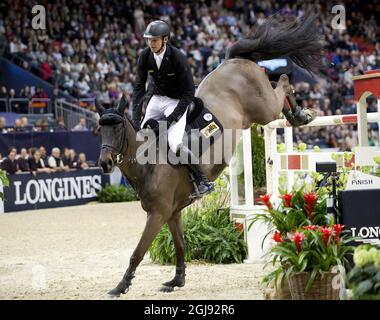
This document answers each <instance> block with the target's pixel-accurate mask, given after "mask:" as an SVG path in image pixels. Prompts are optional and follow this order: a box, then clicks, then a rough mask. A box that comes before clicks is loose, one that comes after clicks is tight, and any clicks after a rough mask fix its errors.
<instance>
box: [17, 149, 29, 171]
mask: <svg viewBox="0 0 380 320" xmlns="http://www.w3.org/2000/svg"><path fill="white" fill-rule="evenodd" d="M28 158H29V155H28V152H27V151H26V149H25V148H22V149H21V151H20V156H19V157H18V158H17V164H18V167H19V169H20V170H21V171H23V172H27V171H30V168H29V162H28Z"/></svg>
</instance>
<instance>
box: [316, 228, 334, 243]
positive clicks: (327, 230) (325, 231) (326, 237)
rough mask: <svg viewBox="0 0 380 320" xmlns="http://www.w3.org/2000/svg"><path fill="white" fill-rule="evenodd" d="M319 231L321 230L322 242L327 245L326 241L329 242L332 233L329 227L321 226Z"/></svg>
mask: <svg viewBox="0 0 380 320" xmlns="http://www.w3.org/2000/svg"><path fill="white" fill-rule="evenodd" d="M319 231H320V232H322V236H323V242H324V244H325V245H326V246H327V243H328V242H329V240H330V237H331V235H332V231H331V229H330V228H329V227H321V228H320V229H319Z"/></svg>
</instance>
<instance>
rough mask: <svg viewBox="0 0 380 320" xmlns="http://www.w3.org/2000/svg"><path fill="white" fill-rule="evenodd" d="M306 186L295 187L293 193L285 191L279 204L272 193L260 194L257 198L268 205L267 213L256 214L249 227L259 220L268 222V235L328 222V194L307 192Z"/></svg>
mask: <svg viewBox="0 0 380 320" xmlns="http://www.w3.org/2000/svg"><path fill="white" fill-rule="evenodd" d="M305 188H306V186H305V185H303V186H301V187H300V188H298V189H296V187H294V188H293V190H292V192H291V193H283V194H282V195H281V196H280V198H281V199H282V200H281V201H280V203H279V204H277V205H276V204H273V203H272V202H271V201H270V198H271V195H264V196H260V197H259V199H257V200H258V202H260V203H262V204H264V205H265V206H266V207H267V209H266V213H262V214H256V215H254V216H253V218H252V219H250V223H249V226H248V229H250V228H251V227H252V225H253V224H254V223H255V222H257V221H259V220H260V221H263V222H264V223H266V224H267V226H268V230H269V231H268V233H267V236H268V235H269V234H272V233H273V232H274V231H279V232H280V233H281V234H286V233H287V232H291V231H294V230H296V229H298V228H301V227H303V226H306V225H315V224H326V222H327V220H326V204H327V202H326V200H327V196H326V194H325V193H323V192H322V191H317V192H310V191H309V192H306V190H305Z"/></svg>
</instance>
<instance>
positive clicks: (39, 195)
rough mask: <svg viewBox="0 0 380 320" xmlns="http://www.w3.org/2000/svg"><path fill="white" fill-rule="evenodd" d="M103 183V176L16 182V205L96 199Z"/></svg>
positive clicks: (14, 183)
mask: <svg viewBox="0 0 380 320" xmlns="http://www.w3.org/2000/svg"><path fill="white" fill-rule="evenodd" d="M101 181H102V177H101V175H94V176H83V177H64V178H54V179H37V180H29V181H28V182H27V183H25V182H22V181H14V182H13V185H14V188H15V193H16V194H15V195H16V201H15V205H25V204H36V203H45V202H58V201H69V200H76V199H89V198H94V197H96V192H97V191H99V190H100V189H101Z"/></svg>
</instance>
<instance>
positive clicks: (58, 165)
mask: <svg viewBox="0 0 380 320" xmlns="http://www.w3.org/2000/svg"><path fill="white" fill-rule="evenodd" d="M48 164H49V167H50V168H51V169H52V170H53V171H54V172H61V171H69V169H70V168H69V167H68V166H65V165H64V164H63V161H62V159H61V150H59V148H53V149H52V150H51V156H50V157H49V159H48Z"/></svg>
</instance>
